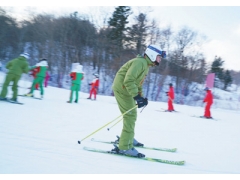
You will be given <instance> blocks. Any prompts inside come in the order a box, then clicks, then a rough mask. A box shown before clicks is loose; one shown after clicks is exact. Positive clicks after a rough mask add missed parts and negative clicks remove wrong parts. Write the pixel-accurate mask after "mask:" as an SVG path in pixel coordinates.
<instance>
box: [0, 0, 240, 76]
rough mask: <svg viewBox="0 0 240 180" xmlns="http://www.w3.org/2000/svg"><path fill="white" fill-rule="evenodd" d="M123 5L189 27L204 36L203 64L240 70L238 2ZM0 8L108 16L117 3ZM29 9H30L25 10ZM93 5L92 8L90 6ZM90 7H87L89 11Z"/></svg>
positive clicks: (29, 3)
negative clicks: (147, 9) (217, 59)
mask: <svg viewBox="0 0 240 180" xmlns="http://www.w3.org/2000/svg"><path fill="white" fill-rule="evenodd" d="M121 2H122V3H123V4H127V5H130V6H134V7H135V10H137V9H139V8H140V9H144V7H149V6H151V9H152V10H153V11H152V12H151V13H149V16H150V17H153V18H155V19H156V20H159V21H160V22H161V25H163V26H164V25H166V26H168V25H171V26H172V27H173V28H174V29H180V28H181V27H189V28H190V29H192V30H194V31H195V32H197V33H198V34H199V35H204V36H206V37H207V42H206V43H205V44H204V46H203V52H204V54H205V55H206V60H207V62H212V61H213V60H214V58H215V56H218V57H221V58H222V60H223V61H224V68H225V69H233V70H236V71H240V51H239V49H240V43H239V42H240V20H239V19H240V3H237V2H234V1H232V0H230V1H225V2H217V3H216V4H214V3H211V2H209V1H201V2H199V3H197V4H196V3H193V2H191V1H167V2H161V4H157V3H156V2H154V1H153V2H152V1H148V2H147V3H144V2H143V3H138V4H137V6H136V4H135V3H133V4H129V2H127V1H126V2H125V1H121ZM0 6H8V7H11V8H8V9H9V11H13V10H14V11H15V12H17V14H18V15H21V16H24V15H28V13H27V11H29V10H30V11H33V12H40V13H41V12H47V13H54V14H70V13H72V12H74V11H79V12H84V13H89V14H90V13H93V14H94V13H102V11H101V9H99V8H97V6H98V7H99V6H107V7H106V8H105V9H104V11H106V13H110V12H111V13H112V12H113V10H114V8H115V7H116V6H118V4H114V3H109V2H107V1H101V3H100V2H99V1H91V2H84V4H83V3H82V4H80V3H79V1H76V0H70V1H67V2H65V1H64V2H58V3H57V5H56V3H55V2H54V1H53V2H52V3H51V2H49V1H41V3H40V2H39V3H37V2H32V1H27V0H25V1H24V0H23V1H21V2H19V1H15V2H14V0H10V1H4V3H2V2H1V3H0ZM27 6H31V8H29V7H27ZM93 6H95V7H93ZM90 7H91V8H90Z"/></svg>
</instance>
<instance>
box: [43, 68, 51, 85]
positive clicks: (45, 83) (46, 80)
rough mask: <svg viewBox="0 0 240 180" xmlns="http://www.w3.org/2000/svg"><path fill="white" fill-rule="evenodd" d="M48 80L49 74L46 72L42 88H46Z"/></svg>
mask: <svg viewBox="0 0 240 180" xmlns="http://www.w3.org/2000/svg"><path fill="white" fill-rule="evenodd" d="M49 78H50V75H49V72H48V71H47V72H46V77H45V80H44V86H45V87H47V86H48V80H49Z"/></svg>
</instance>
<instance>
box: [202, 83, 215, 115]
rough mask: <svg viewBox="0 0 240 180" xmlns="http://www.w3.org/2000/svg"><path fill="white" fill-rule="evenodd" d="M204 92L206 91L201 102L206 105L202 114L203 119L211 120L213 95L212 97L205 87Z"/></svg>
mask: <svg viewBox="0 0 240 180" xmlns="http://www.w3.org/2000/svg"><path fill="white" fill-rule="evenodd" d="M204 90H205V91H206V96H205V98H204V100H203V102H204V103H206V106H205V112H204V116H203V117H205V118H207V119H212V117H211V111H210V107H211V105H212V103H213V95H212V92H211V90H210V89H209V88H208V87H206V88H205V89H204Z"/></svg>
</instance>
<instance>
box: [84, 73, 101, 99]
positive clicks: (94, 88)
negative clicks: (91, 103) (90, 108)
mask: <svg viewBox="0 0 240 180" xmlns="http://www.w3.org/2000/svg"><path fill="white" fill-rule="evenodd" d="M93 75H94V76H95V79H94V80H93V81H92V82H91V83H89V85H91V89H90V95H89V97H88V98H87V99H92V94H93V95H94V100H96V97H97V91H98V87H99V76H98V74H93Z"/></svg>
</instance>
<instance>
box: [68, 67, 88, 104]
mask: <svg viewBox="0 0 240 180" xmlns="http://www.w3.org/2000/svg"><path fill="white" fill-rule="evenodd" d="M70 77H71V79H72V86H71V93H70V100H69V101H67V103H72V99H73V94H74V92H75V94H76V98H75V101H74V102H75V103H77V102H78V92H79V91H80V89H81V83H82V80H83V79H84V72H83V71H82V65H80V64H78V65H77V66H76V67H75V68H74V69H73V70H72V72H71V73H70Z"/></svg>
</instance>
